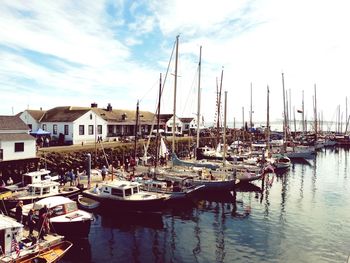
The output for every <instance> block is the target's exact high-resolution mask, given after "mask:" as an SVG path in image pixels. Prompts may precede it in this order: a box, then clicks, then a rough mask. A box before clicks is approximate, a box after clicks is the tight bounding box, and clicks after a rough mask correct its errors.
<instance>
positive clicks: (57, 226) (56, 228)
mask: <svg viewBox="0 0 350 263" xmlns="http://www.w3.org/2000/svg"><path fill="white" fill-rule="evenodd" d="M45 206H46V207H47V209H48V211H49V215H50V216H49V222H50V225H51V226H52V229H51V231H52V232H55V233H57V234H59V235H62V236H74V237H87V236H88V235H89V232H90V225H91V221H92V220H93V216H92V214H90V213H88V212H86V211H83V210H79V209H78V206H77V202H76V201H73V200H71V199H69V198H67V197H63V196H51V197H47V198H44V199H41V200H39V201H37V202H36V203H34V204H27V205H24V206H23V216H24V218H27V216H28V213H29V210H30V209H34V217H35V220H39V211H40V209H42V208H44V207H45ZM11 212H15V210H14V209H12V210H11Z"/></svg>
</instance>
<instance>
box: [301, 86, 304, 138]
mask: <svg viewBox="0 0 350 263" xmlns="http://www.w3.org/2000/svg"><path fill="white" fill-rule="evenodd" d="M301 111H302V113H301V120H302V122H303V123H302V127H303V132H302V134H303V137H304V136H305V134H304V133H305V118H304V112H305V111H304V91H303V94H302V101H301Z"/></svg>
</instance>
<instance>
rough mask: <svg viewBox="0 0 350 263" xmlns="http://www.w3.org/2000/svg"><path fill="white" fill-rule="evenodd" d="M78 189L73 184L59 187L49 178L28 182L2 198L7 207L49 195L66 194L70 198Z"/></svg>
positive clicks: (75, 194)
mask: <svg viewBox="0 0 350 263" xmlns="http://www.w3.org/2000/svg"><path fill="white" fill-rule="evenodd" d="M79 192H80V189H79V188H77V187H75V186H69V187H65V186H64V187H60V184H59V183H57V182H53V181H51V180H46V181H41V182H37V183H33V184H29V185H28V187H26V188H23V189H20V190H18V191H14V192H12V193H11V194H9V195H7V196H6V197H4V198H3V203H4V204H5V207H6V208H7V209H11V208H13V207H15V206H16V204H17V203H18V202H19V201H22V202H23V204H29V203H33V202H36V201H38V200H40V199H43V198H46V197H50V196H57V195H61V196H66V197H69V198H72V199H75V198H77V197H78V194H79Z"/></svg>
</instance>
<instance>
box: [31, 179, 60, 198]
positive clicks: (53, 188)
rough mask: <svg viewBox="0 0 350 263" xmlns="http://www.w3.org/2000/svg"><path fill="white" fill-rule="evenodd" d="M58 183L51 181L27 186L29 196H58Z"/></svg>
mask: <svg viewBox="0 0 350 263" xmlns="http://www.w3.org/2000/svg"><path fill="white" fill-rule="evenodd" d="M59 185H60V184H59V183H57V182H52V181H43V182H40V183H34V184H29V185H28V193H29V195H37V196H42V195H47V194H58V193H59Z"/></svg>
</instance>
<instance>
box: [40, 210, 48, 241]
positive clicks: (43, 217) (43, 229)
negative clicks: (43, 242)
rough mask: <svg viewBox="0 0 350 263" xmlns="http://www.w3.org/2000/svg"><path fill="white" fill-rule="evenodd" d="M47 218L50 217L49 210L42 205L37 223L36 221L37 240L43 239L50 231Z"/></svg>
mask: <svg viewBox="0 0 350 263" xmlns="http://www.w3.org/2000/svg"><path fill="white" fill-rule="evenodd" d="M49 216H50V213H49V209H48V208H47V206H46V205H44V206H43V207H42V208H41V209H40V210H39V221H38V231H39V239H44V237H45V236H46V235H47V234H48V233H49V231H50V225H49Z"/></svg>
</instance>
